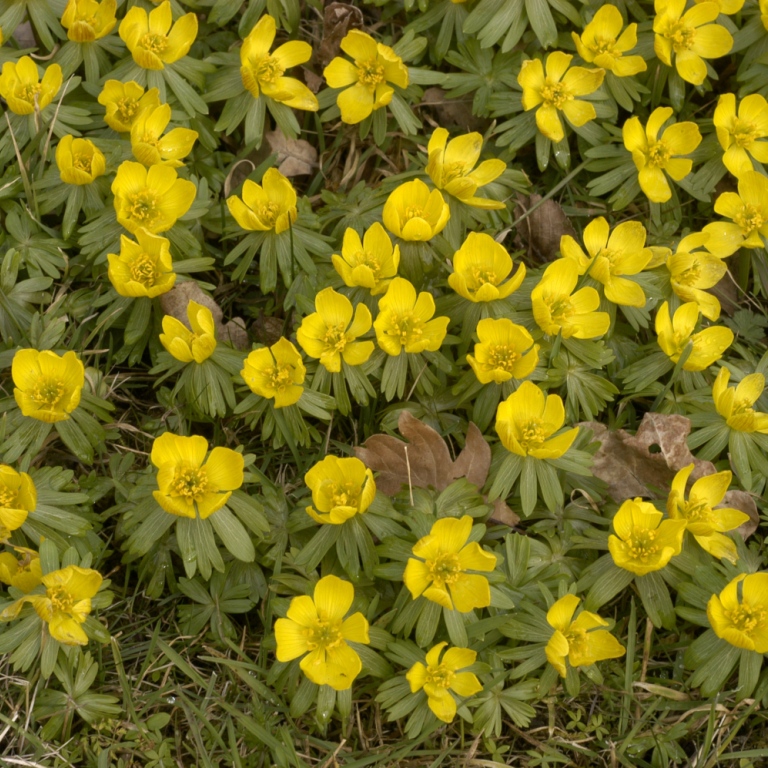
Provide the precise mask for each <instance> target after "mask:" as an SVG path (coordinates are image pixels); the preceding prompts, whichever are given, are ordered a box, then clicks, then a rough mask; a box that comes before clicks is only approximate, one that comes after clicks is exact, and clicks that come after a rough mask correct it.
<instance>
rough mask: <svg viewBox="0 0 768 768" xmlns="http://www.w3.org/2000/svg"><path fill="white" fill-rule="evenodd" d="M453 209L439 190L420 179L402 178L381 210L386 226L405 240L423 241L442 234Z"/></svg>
mask: <svg viewBox="0 0 768 768" xmlns="http://www.w3.org/2000/svg"><path fill="white" fill-rule="evenodd" d="M450 217H451V209H450V208H449V207H448V203H446V202H445V200H444V199H443V196H442V195H441V194H440V192H439V190H437V189H433V190H432V191H430V189H429V187H428V186H427V185H426V184H425V183H424V182H423V181H422V180H421V179H414V180H413V181H406V182H403V183H402V184H401V185H400V186H399V187H397V189H395V191H394V192H392V193H391V194H390V196H389V197H388V198H387V202H386V203H384V210H383V211H382V213H381V218H382V221H383V222H384V226H385V227H386V228H387V229H388V230H389V231H390V232H392V234H394V235H397V236H398V237H401V238H402V239H403V240H412V241H418V242H424V241H426V240H431V239H432V238H433V237H434V236H435V235H438V234H440V232H442V231H443V229H444V228H445V225H446V224H447V223H448V219H449V218H450Z"/></svg>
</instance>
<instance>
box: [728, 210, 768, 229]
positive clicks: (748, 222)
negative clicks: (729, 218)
mask: <svg viewBox="0 0 768 768" xmlns="http://www.w3.org/2000/svg"><path fill="white" fill-rule="evenodd" d="M734 221H735V222H736V223H737V224H738V225H739V226H740V227H741V229H742V232H744V234H747V233H748V232H754V231H755V230H756V229H760V227H762V226H763V224H764V223H765V219H763V216H762V213H761V212H760V211H758V210H757V208H755V206H754V205H750V204H749V203H746V204H745V205H744V207H743V208H742V209H741V212H740V213H738V214H737V215H736V217H735V218H734Z"/></svg>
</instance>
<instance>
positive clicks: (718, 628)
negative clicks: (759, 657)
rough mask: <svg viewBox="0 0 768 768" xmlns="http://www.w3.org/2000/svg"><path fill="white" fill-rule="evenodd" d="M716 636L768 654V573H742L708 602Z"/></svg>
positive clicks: (747, 648)
mask: <svg viewBox="0 0 768 768" xmlns="http://www.w3.org/2000/svg"><path fill="white" fill-rule="evenodd" d="M707 618H708V619H709V623H710V625H711V626H712V629H713V630H714V632H715V634H716V635H717V636H718V637H720V638H722V639H723V640H725V641H726V642H728V643H730V644H731V645H735V646H736V647H737V648H744V649H745V650H747V651H756V652H757V653H768V573H751V574H749V575H747V574H744V573H741V574H739V575H738V576H737V577H736V578H735V579H733V580H732V581H731V582H730V583H729V584H728V586H726V587H725V589H723V591H722V592H721V593H720V594H719V595H712V597H711V598H710V599H709V602H708V603H707Z"/></svg>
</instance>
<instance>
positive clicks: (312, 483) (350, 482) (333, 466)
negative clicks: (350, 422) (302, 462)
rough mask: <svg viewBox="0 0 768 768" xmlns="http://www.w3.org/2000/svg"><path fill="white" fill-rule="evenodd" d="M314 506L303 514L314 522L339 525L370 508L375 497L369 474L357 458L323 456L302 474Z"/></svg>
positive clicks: (371, 474)
mask: <svg viewBox="0 0 768 768" xmlns="http://www.w3.org/2000/svg"><path fill="white" fill-rule="evenodd" d="M304 482H305V483H306V484H307V487H308V488H309V489H310V490H311V491H312V503H313V504H314V507H311V506H310V507H307V514H308V515H309V516H310V517H311V518H312V519H313V520H315V521H316V522H318V523H323V524H330V525H341V524H342V523H344V522H346V521H347V520H349V519H350V518H351V517H354V516H355V515H359V514H362V513H363V512H365V510H366V509H368V507H370V506H371V503H372V502H373V498H374V496H376V483H375V482H374V480H373V472H371V470H370V469H368V468H367V467H366V466H365V464H363V462H362V461H360V459H357V458H354V457H352V458H345V459H339V458H337V457H336V456H326V457H325V458H324V459H323V460H322V461H319V462H318V463H317V464H315V466H314V467H312V469H310V470H309V472H307V474H306V475H304Z"/></svg>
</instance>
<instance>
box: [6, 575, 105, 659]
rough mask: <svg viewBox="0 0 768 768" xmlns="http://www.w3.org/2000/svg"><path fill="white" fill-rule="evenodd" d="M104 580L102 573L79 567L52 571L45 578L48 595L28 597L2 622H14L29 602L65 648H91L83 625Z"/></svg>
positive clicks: (13, 606)
mask: <svg viewBox="0 0 768 768" xmlns="http://www.w3.org/2000/svg"><path fill="white" fill-rule="evenodd" d="M102 581H103V578H102V576H101V574H100V573H99V572H98V571H94V570H93V569H91V568H81V567H80V566H78V565H68V566H67V567H66V568H61V569H60V570H58V571H51V572H50V573H47V574H46V575H45V576H43V577H42V584H43V587H45V594H32V595H24V597H22V598H21V599H20V600H17V601H16V602H15V603H11V605H9V606H8V607H7V608H6V609H5V610H4V611H3V612H2V613H0V621H12V620H13V619H15V618H16V617H17V616H18V615H19V612H20V611H21V609H22V608H23V607H24V605H25V604H26V603H31V604H32V607H33V608H34V609H35V611H36V613H37V615H38V616H39V617H40V618H41V619H42V620H43V621H44V622H45V623H46V624H47V625H48V632H49V634H50V636H51V637H52V638H53V639H54V640H58V641H59V642H60V643H63V644H64V645H87V643H88V635H86V634H85V631H84V630H83V627H82V624H83V623H84V622H85V620H86V618H87V616H88V614H89V613H90V612H91V598H92V597H94V596H95V595H96V593H97V592H98V591H99V588H100V587H101V583H102Z"/></svg>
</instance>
